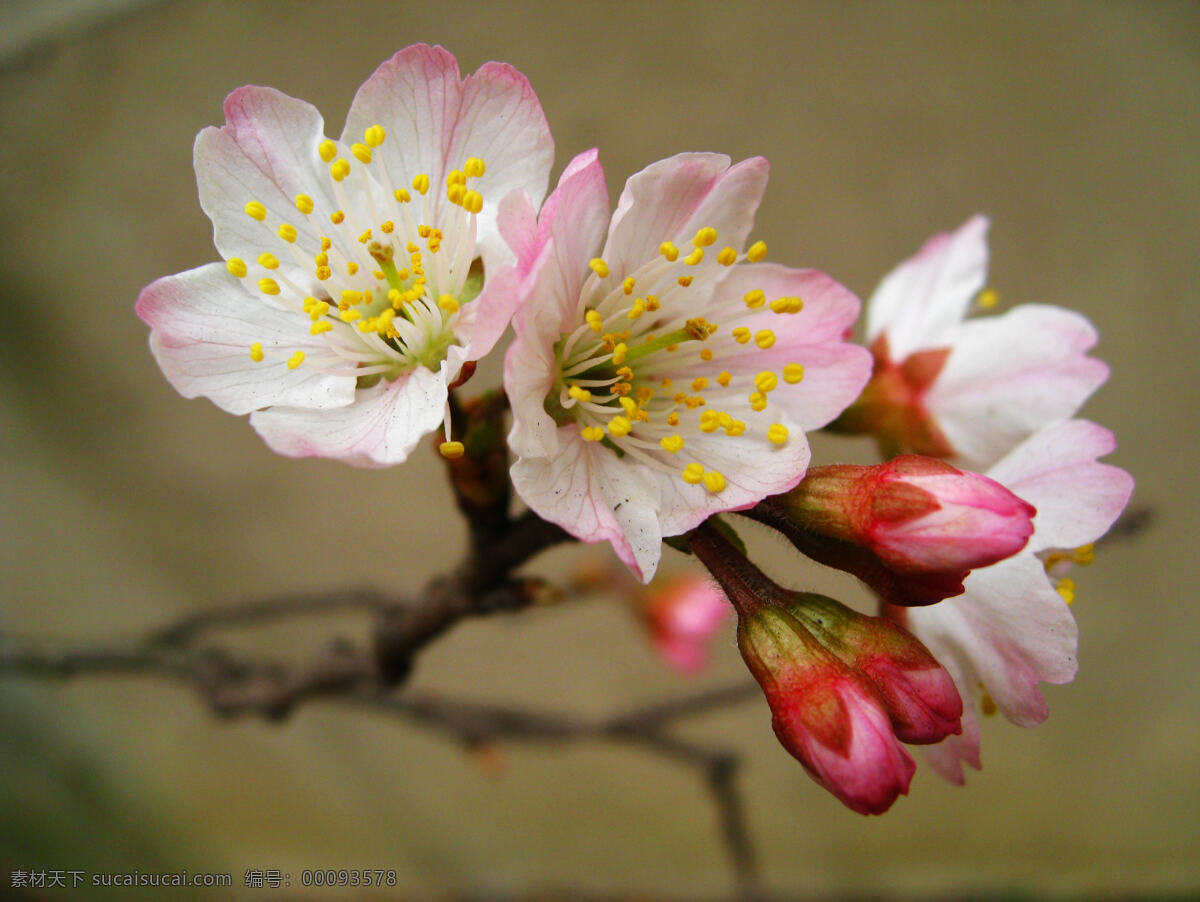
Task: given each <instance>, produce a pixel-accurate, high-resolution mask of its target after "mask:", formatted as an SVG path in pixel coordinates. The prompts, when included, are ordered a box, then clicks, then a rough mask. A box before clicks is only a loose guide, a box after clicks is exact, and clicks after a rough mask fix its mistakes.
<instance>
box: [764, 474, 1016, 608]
mask: <svg viewBox="0 0 1200 902" xmlns="http://www.w3.org/2000/svg"><path fill="white" fill-rule="evenodd" d="M748 513H749V514H750V515H751V516H753V517H755V518H756V519H759V520H762V521H763V522H764V523H767V524H769V525H770V526H773V527H775V528H776V529H778V530H780V531H781V532H782V533H783V534H784V535H786V536H787V537H788V538H789V539H790V540H791V541H792V543H793V544H794V545H795V546H796V547H797V548H799V549H800V550H801V551H802V552H804V553H805V554H807V555H808V556H809V557H812V558H813V559H814V560H817V561H820V562H821V563H824V564H828V565H830V566H832V567H837V568H839V569H841V570H846V571H847V572H849V573H853V574H854V575H855V576H857V577H859V579H861V580H863V581H864V582H865V583H867V584H868V585H870V586H871V587H872V588H874V589H875V590H876V591H877V592H879V594H880V595H881V596H882V597H883V599H884V601H887V602H889V603H891V604H897V605H921V604H932V603H933V602H936V601H940V600H941V599H943V598H949V597H951V596H954V595H960V594H962V591H963V585H962V581H963V580H964V579H965V578H966V576H967V574H968V573H969V572H970V571H971V570H973V569H975V568H976V567H986V566H988V565H990V564H994V563H996V562H997V561H1001V560H1004V559H1005V558H1008V557H1011V556H1012V555H1014V554H1016V553H1017V552H1018V551H1020V550H1021V549H1022V548H1024V547H1025V544H1026V542H1027V541H1028V540H1029V536H1030V535H1032V533H1033V522H1032V518H1033V516H1034V515H1035V514H1036V513H1037V511H1036V510H1035V509H1034V508H1033V506H1032V505H1029V504H1027V503H1025V502H1024V501H1022V500H1021V499H1020V498H1018V497H1017V496H1016V495H1014V494H1013V493H1012V492H1010V491H1009V490H1008V489H1006V488H1004V486H1002V485H1000V484H999V483H998V482H995V481H994V480H992V479H989V478H988V477H986V476H981V475H979V474H978V473H971V472H968V471H964V470H959V469H957V468H955V467H952V466H950V465H949V464H947V463H945V462H943V461H940V460H935V459H933V458H929V457H919V456H917V455H911V454H908V455H903V456H901V457H897V458H895V459H893V460H891V461H888V462H887V463H883V464H878V465H876V466H871V467H861V466H849V465H839V466H830V467H814V468H813V469H811V470H809V471H808V474H807V475H806V476H805V478H804V481H803V482H801V483H800V485H798V486H797V487H796V488H795V489H793V490H792V491H791V492H788V493H787V494H785V495H780V496H777V497H775V498H770V499H767V501H765V502H763V503H762V504H760V505H759V506H758V507H757V508H756V509H755V510H754V511H752V512H748Z"/></svg>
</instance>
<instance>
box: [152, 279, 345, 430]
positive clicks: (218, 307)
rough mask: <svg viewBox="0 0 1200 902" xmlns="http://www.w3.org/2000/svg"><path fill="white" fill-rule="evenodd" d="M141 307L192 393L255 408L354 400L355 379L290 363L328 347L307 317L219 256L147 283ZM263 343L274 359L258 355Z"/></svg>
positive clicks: (157, 345)
mask: <svg viewBox="0 0 1200 902" xmlns="http://www.w3.org/2000/svg"><path fill="white" fill-rule="evenodd" d="M137 313H138V316H140V317H141V318H142V320H143V321H145V323H146V324H147V325H149V326H150V328H151V329H152V330H153V331H152V332H151V336H150V348H151V350H152V351H153V352H154V357H155V359H156V360H157V361H158V365H159V367H160V368H161V369H162V371H163V375H165V376H166V377H167V380H168V381H169V382H170V383H171V385H173V386H174V387H175V389H176V391H178V392H179V393H180V394H181V395H183V396H184V397H185V398H196V397H200V396H204V397H207V398H209V399H210V400H212V402H213V403H214V404H216V405H217V406H218V407H220V408H221V409H222V410H225V411H228V412H229V413H233V414H239V415H240V414H245V413H250V412H251V411H252V410H257V409H259V408H260V407H266V406H268V405H271V404H286V405H289V406H293V407H304V408H314V409H327V408H331V407H342V406H344V405H347V404H349V403H351V402H352V401H353V400H354V379H353V378H352V377H347V376H329V375H325V374H323V373H319V372H316V371H314V370H312V369H310V368H300V369H289V368H288V366H287V363H286V360H287V358H288V357H289V356H290V355H292V354H294V353H295V352H296V351H298V350H300V351H305V352H306V353H310V354H312V353H320V352H321V350H322V348H321V346H320V344H318V343H317V341H316V339H314V338H313V336H311V335H310V334H309V331H308V329H307V328H305V325H306V324H307V318H304V319H301V318H300V317H296V318H294V319H291V318H288V317H285V316H281V315H280V313H279V311H278V310H276V309H273V308H271V307H268V306H267V305H266V304H265V303H263V302H262V301H261V300H259V299H258V298H254V297H251V296H249V295H248V294H247V293H246V292H245V291H244V290H243V288H242V286H241V285H240V284H239V282H238V280H237V279H235V278H234V277H233V276H231V275H230V274H229V273H228V272H227V271H226V270H225V267H224V266H222V265H221V264H219V263H210V264H208V265H207V266H201V267H199V268H198V269H193V270H189V271H187V272H182V273H179V274H178V275H174V276H166V277H164V278H162V279H159V280H158V281H156V282H153V283H151V284H150V285H148V286H146V288H145V289H143V290H142V293H141V295H140V296H139V297H138V301H137ZM256 343H257V344H260V345H261V346H262V348H263V350H264V353H266V354H267V355H269V356H268V357H267V358H266V359H264V360H261V361H258V362H255V361H253V360H251V358H250V347H251V345H253V344H256Z"/></svg>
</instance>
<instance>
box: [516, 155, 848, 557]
mask: <svg viewBox="0 0 1200 902" xmlns="http://www.w3.org/2000/svg"><path fill="white" fill-rule="evenodd" d="M766 180H767V163H766V161H765V160H763V159H761V158H754V159H749V160H745V161H743V162H741V163H738V164H736V165H731V164H730V160H729V158H728V157H725V156H721V155H718V154H699V153H695V154H681V155H679V156H675V157H672V158H670V159H667V160H663V161H661V162H658V163H655V164H654V165H652V166H650V167H648V168H646V169H645V170H643V171H642V172H640V173H638V174H637V175H635V176H633V177H632V178H631V179H630V180H629V182H628V183H627V185H626V186H625V190H624V191H623V192H622V194H621V197H620V200H619V201H618V203H617V209H616V212H615V213H614V214H613V216H612V218H611V222H610V220H609V215H608V194H607V188H606V186H605V181H604V173H603V170H602V169H601V167H600V163H599V161H598V159H597V156H596V153H595V152H594V151H592V152H588V153H585V154H581V155H580V156H579V157H577V158H576V159H575V160H574V161H572V163H571V164H570V165H569V166H568V167H567V169H566V171H565V172H564V173H563V176H562V178H561V180H560V181H559V184H558V187H557V189H556V190H555V191H554V192H553V193H552V194H551V195H550V197H549V198H548V199H547V201H546V204H545V206H544V207H543V209H542V211H541V213H540V215H535V210H534V206H533V204H532V203H530V202H529V201H528V199H522V198H521V197H520V196H519V195H514V196H512V197H510V198H509V199H508V201H506V203H505V204H504V208H503V209H502V210H501V231H502V232H503V234H504V235H505V237H506V239H507V240H508V242H509V244H510V246H511V247H512V248H513V250H514V251H515V252H516V254H517V256H518V260H519V268H520V271H521V273H522V275H523V277H525V278H527V279H529V280H530V286H531V287H530V291H531V294H530V296H529V300H528V302H527V303H526V304H525V305H524V307H523V308H522V310H521V313H520V315H519V316H518V317H516V319H515V320H514V327H515V329H516V333H517V338H516V341H515V342H514V343H513V345H512V347H511V348H510V349H509V352H508V356H507V359H506V362H505V386H506V389H507V391H508V394H509V397H510V399H511V403H512V407H513V420H514V423H513V429H512V432H511V435H510V437H509V444H510V446H511V447H512V449H513V451H514V452H515V453H516V454H517V455H518V460H517V462H516V464H515V465H514V467H513V470H512V476H513V482H514V485H515V487H516V489H517V492H518V493H519V494H520V496H521V497H522V498H523V499H524V501H525V502H526V503H527V504H528V505H529V506H530V507H531V508H532V509H533V510H534V511H536V512H537V513H538V514H539V515H540V516H541V517H543V518H544V519H547V520H550V521H552V522H554V523H557V524H559V525H560V526H562V527H563V528H564V529H566V530H567V531H568V532H570V533H571V534H572V535H574V536H576V537H577V538H579V539H582V540H584V541H587V542H600V541H608V542H611V543H612V545H613V547H614V548H615V549H616V552H617V554H618V555H619V556H620V558H621V560H623V561H624V562H625V563H626V564H628V565H629V566H630V567H631V568H632V569H633V570H634V572H635V573H637V574H638V575H639V576H640V577H641V578H642V579H643V580H648V579H649V578H650V577H651V576H652V575H653V573H654V570H655V568H656V567H657V565H658V560H659V556H660V554H661V543H662V539H663V537H664V536H673V535H678V534H680V533H683V532H686V531H687V530H689V529H692V528H693V527H695V526H696V525H697V524H699V523H700V522H702V521H703V520H704V519H705V518H706V517H708V516H709V515H711V514H713V513H716V512H718V511H725V510H734V509H739V508H745V507H748V506H751V505H753V504H755V503H756V502H758V501H759V500H761V499H762V498H763V497H765V496H767V495H771V494H774V493H777V492H781V491H786V490H787V489H789V488H791V487H792V486H794V485H795V484H796V483H797V482H798V481H799V480H800V478H801V477H802V476H803V475H804V471H805V468H806V467H807V466H808V461H809V450H808V443H807V440H806V439H805V436H804V432H805V430H807V429H812V428H815V427H818V426H822V425H824V424H825V423H827V422H829V421H830V420H831V419H833V417H835V416H837V414H838V413H840V412H841V410H842V409H843V408H844V407H845V406H846V405H847V404H848V403H849V402H850V401H851V400H853V398H855V397H856V396H857V395H858V393H859V391H860V390H861V388H862V385H863V383H864V382H865V381H866V378H867V375H868V372H869V369H870V357H869V355H868V354H867V353H866V352H865V351H864V350H863V349H862V348H858V347H855V346H853V345H850V344H847V343H846V342H845V340H844V338H845V333H846V330H847V329H848V327H849V326H850V325H851V324H852V323H853V322H854V320H855V317H856V316H857V314H858V307H859V304H858V301H857V299H856V298H855V297H854V296H853V295H852V294H851V293H850V292H849V291H847V290H846V289H845V288H843V287H842V286H840V285H839V284H838V283H836V282H834V281H833V280H832V279H830V278H829V277H828V276H825V275H823V274H822V273H819V272H816V271H815V270H802V269H790V268H787V267H784V266H779V265H776V264H772V263H766V262H763V258H764V255H765V254H766V246H765V244H763V243H762V242H761V241H751V239H750V229H751V226H752V222H753V216H754V212H755V210H756V209H757V207H758V203H759V200H760V198H761V196H762V193H763V190H764V188H765V185H766Z"/></svg>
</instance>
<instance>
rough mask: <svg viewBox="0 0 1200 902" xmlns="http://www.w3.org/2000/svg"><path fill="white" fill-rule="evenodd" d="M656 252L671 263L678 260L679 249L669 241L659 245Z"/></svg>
mask: <svg viewBox="0 0 1200 902" xmlns="http://www.w3.org/2000/svg"><path fill="white" fill-rule="evenodd" d="M658 252H659V253H660V254H662V255H663V256H664V257H666V258H667V259H668V260H670V261H671V262H672V263H674V262H675V261H676V260H678V259H679V248H677V247H676V246H675V245H674V244H673V243H672V242H670V241H664V242H663V243H662V244H660V245H659V246H658Z"/></svg>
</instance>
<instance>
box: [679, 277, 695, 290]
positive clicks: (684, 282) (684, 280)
mask: <svg viewBox="0 0 1200 902" xmlns="http://www.w3.org/2000/svg"><path fill="white" fill-rule="evenodd" d="M676 281H677V282H678V283H679V286H680V287H681V288H687V287H688V286H689V285H691V284H692V277H691V276H680V277H679V278H678V279H676Z"/></svg>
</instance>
